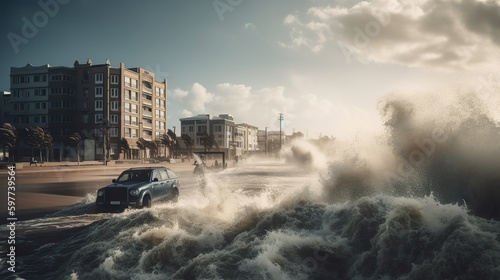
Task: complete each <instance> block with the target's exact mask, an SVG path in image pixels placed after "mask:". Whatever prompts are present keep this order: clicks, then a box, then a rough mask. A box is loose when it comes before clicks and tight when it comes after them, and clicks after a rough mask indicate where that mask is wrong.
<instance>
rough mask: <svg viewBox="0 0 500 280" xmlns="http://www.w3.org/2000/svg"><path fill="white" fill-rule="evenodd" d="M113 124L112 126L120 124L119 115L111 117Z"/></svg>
mask: <svg viewBox="0 0 500 280" xmlns="http://www.w3.org/2000/svg"><path fill="white" fill-rule="evenodd" d="M111 123H112V124H117V123H118V115H111Z"/></svg>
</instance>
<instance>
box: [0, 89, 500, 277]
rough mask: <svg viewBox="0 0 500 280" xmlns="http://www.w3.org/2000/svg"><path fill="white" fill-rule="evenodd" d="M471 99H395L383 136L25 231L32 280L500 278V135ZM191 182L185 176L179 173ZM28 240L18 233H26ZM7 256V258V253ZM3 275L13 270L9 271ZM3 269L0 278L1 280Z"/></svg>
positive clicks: (296, 152)
mask: <svg viewBox="0 0 500 280" xmlns="http://www.w3.org/2000/svg"><path fill="white" fill-rule="evenodd" d="M490 109H491V108H490V105H489V104H488V103H486V102H484V100H481V99H480V98H478V97H477V95H475V94H474V92H469V93H460V94H458V95H457V94H456V95H450V96H448V95H439V98H438V97H433V98H430V97H423V98H419V99H416V100H412V99H409V98H407V97H403V96H398V95H392V96H389V97H388V98H386V99H385V100H383V101H382V102H381V103H380V110H381V115H382V119H383V121H384V123H385V127H386V131H385V133H382V134H380V135H374V136H373V135H360V136H359V137H357V138H356V139H352V140H351V141H345V140H334V141H330V142H328V143H319V144H317V145H314V144H311V143H308V142H306V141H296V142H293V143H291V144H290V145H288V146H287V147H286V148H285V149H284V151H283V152H282V154H281V158H282V160H279V161H275V160H269V159H258V158H250V159H248V160H246V161H244V162H240V164H239V165H238V166H236V167H234V168H228V169H226V170H224V171H222V172H219V173H207V174H206V175H205V177H204V178H203V179H200V180H199V181H198V183H200V184H203V186H204V188H203V189H202V188H201V187H200V188H198V187H196V188H194V189H187V190H186V189H182V185H181V197H180V199H179V202H178V203H176V204H170V203H163V204H158V205H155V206H154V207H153V208H151V209H144V210H127V211H125V212H124V213H96V212H95V211H94V210H95V209H94V204H93V202H94V196H93V194H89V196H88V197H87V198H86V199H85V200H83V201H82V202H81V203H79V204H77V205H74V206H72V207H69V208H68V209H65V210H63V211H60V212H58V213H55V214H54V215H51V216H48V217H44V218H41V219H35V220H30V221H25V222H22V223H21V226H20V229H19V230H20V232H26V233H27V234H26V237H25V238H26V240H27V241H31V242H33V240H35V239H36V238H40V236H41V238H43V239H44V240H45V241H46V242H43V243H40V244H44V245H43V246H42V247H36V246H33V248H32V250H31V251H29V250H27V251H29V254H26V255H23V256H19V259H20V263H19V264H18V268H19V272H18V275H19V276H20V277H22V278H25V279H500V222H499V218H500V217H499V216H500V211H499V210H500V209H499V205H500V203H499V202H500V199H499V187H500V184H499V183H500V179H499V176H498V174H497V173H498V170H500V169H499V168H498V167H499V166H498V165H499V163H498V159H500V151H499V149H498V138H499V131H498V129H499V127H498V120H497V119H495V117H494V116H493V115H492V114H491V110H490ZM181 179H182V178H181ZM19 235H21V234H20V233H19ZM2 253H3V252H2ZM2 267H5V263H2ZM4 275H6V274H4V273H2V274H0V277H2V276H4Z"/></svg>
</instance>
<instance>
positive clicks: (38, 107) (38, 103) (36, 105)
mask: <svg viewBox="0 0 500 280" xmlns="http://www.w3.org/2000/svg"><path fill="white" fill-rule="evenodd" d="M35 109H37V110H39V109H40V102H36V103H35Z"/></svg>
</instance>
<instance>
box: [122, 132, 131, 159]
mask: <svg viewBox="0 0 500 280" xmlns="http://www.w3.org/2000/svg"><path fill="white" fill-rule="evenodd" d="M119 145H120V151H122V152H123V154H124V156H123V158H125V155H126V154H128V151H130V145H129V144H128V141H127V139H126V138H125V137H122V139H120V143H119Z"/></svg>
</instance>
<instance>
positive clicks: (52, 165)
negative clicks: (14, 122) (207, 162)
mask: <svg viewBox="0 0 500 280" xmlns="http://www.w3.org/2000/svg"><path fill="white" fill-rule="evenodd" d="M18 164H19V163H16V165H18ZM21 164H22V167H21V168H17V169H16V170H17V172H22V173H37V172H47V171H49V172H50V171H51V170H53V171H57V172H66V171H78V170H102V169H107V170H115V169H119V170H125V169H128V168H132V167H141V166H165V167H169V168H170V169H172V170H173V171H177V172H180V171H186V170H192V169H193V166H192V162H189V161H186V162H176V163H170V162H166V161H165V162H159V163H140V164H130V163H118V164H115V163H114V162H108V165H104V163H103V162H98V161H84V162H80V165H78V163H77V162H44V163H43V164H42V165H37V166H35V165H32V166H30V165H29V162H21ZM8 171H9V170H8V169H0V174H7V173H8Z"/></svg>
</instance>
